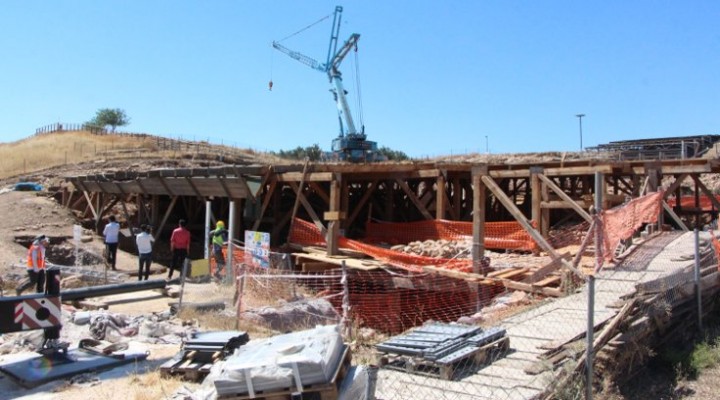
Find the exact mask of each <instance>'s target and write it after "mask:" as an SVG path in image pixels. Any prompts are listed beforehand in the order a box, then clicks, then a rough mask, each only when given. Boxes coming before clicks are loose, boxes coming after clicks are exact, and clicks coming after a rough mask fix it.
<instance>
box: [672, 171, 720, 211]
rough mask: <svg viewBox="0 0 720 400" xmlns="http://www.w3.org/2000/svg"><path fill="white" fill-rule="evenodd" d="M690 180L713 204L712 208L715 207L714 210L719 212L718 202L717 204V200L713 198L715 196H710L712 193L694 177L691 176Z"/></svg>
mask: <svg viewBox="0 0 720 400" xmlns="http://www.w3.org/2000/svg"><path fill="white" fill-rule="evenodd" d="M692 178H693V181H695V185H697V187H699V188H700V190H702V192H703V193H704V194H705V196H707V197H708V198H709V199H710V202H711V203H713V206H715V208H716V209H717V210H720V202H718V200H717V199H716V198H715V195H714V194H712V192H711V191H710V190H708V188H707V186H705V185H704V184H703V183H702V181H700V179H699V178H698V177H697V176H696V175H693V177H692ZM678 201H680V199H678Z"/></svg>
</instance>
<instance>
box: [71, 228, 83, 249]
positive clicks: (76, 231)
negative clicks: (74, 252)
mask: <svg viewBox="0 0 720 400" xmlns="http://www.w3.org/2000/svg"><path fill="white" fill-rule="evenodd" d="M81 239H82V226H80V225H73V240H74V241H75V245H76V246H80V240H81Z"/></svg>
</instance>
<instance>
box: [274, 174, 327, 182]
mask: <svg viewBox="0 0 720 400" xmlns="http://www.w3.org/2000/svg"><path fill="white" fill-rule="evenodd" d="M275 176H276V177H277V180H278V181H279V182H297V181H303V182H329V181H331V180H332V176H333V173H332V172H308V173H307V174H306V173H305V172H283V173H277V174H275Z"/></svg>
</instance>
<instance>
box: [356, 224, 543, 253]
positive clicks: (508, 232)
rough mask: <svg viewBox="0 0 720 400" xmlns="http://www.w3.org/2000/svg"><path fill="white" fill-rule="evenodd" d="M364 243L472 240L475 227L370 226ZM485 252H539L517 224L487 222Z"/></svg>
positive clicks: (451, 225)
mask: <svg viewBox="0 0 720 400" xmlns="http://www.w3.org/2000/svg"><path fill="white" fill-rule="evenodd" d="M365 230H366V237H365V239H363V241H364V242H368V243H388V244H391V245H396V244H406V243H410V242H414V241H417V240H428V239H433V240H438V239H445V240H462V239H468V238H472V235H473V224H472V222H465V221H447V220H428V221H419V222H405V223H397V222H368V223H367V224H366V225H365ZM485 248H488V249H502V250H524V251H534V250H537V249H538V247H537V244H536V243H535V241H534V240H533V239H532V237H531V236H530V235H529V234H528V233H527V232H526V231H525V229H523V227H522V226H521V225H520V223H518V222H517V221H503V222H486V223H485Z"/></svg>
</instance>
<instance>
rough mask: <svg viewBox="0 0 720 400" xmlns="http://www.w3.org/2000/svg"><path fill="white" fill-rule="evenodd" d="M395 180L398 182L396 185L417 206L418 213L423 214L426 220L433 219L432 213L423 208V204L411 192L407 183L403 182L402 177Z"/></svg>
mask: <svg viewBox="0 0 720 400" xmlns="http://www.w3.org/2000/svg"><path fill="white" fill-rule="evenodd" d="M395 181H396V182H397V183H398V185H400V187H401V188H402V190H403V191H404V192H405V194H407V196H408V198H409V199H410V201H412V202H413V204H415V207H417V209H418V210H419V211H420V213H421V214H422V215H423V217H425V219H428V220H430V219H433V216H432V214H430V212H429V211H428V210H427V208H425V206H424V205H423V204H422V202H421V201H420V199H418V197H417V196H416V195H415V193H413V191H412V189H410V186H409V185H408V184H407V182H405V181H404V180H402V179H395Z"/></svg>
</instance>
